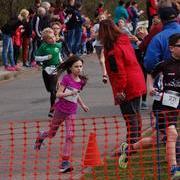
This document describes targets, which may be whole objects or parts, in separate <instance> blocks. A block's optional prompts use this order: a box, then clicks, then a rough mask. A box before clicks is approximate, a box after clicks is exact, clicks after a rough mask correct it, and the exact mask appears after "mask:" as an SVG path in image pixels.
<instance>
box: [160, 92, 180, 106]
mask: <svg viewBox="0 0 180 180" xmlns="http://www.w3.org/2000/svg"><path fill="white" fill-rule="evenodd" d="M162 104H163V105H165V106H170V107H173V108H177V107H178V105H179V97H178V96H176V95H174V94H168V93H164V95H163V100H162Z"/></svg>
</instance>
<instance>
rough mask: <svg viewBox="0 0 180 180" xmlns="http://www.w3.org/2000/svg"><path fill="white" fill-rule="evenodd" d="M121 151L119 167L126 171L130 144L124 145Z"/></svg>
mask: <svg viewBox="0 0 180 180" xmlns="http://www.w3.org/2000/svg"><path fill="white" fill-rule="evenodd" d="M120 149H121V155H120V157H119V167H120V168H123V169H125V168H127V164H128V144H127V143H126V142H124V143H122V144H121V147H120Z"/></svg>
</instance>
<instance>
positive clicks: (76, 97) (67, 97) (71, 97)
mask: <svg viewBox="0 0 180 180" xmlns="http://www.w3.org/2000/svg"><path fill="white" fill-rule="evenodd" d="M76 90H77V91H78V89H69V88H66V89H65V93H70V92H72V91H76ZM78 97H79V93H78V94H76V95H73V96H66V97H64V99H66V100H67V101H70V102H73V103H77V100H78Z"/></svg>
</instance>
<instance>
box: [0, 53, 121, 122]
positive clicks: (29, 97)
mask: <svg viewBox="0 0 180 180" xmlns="http://www.w3.org/2000/svg"><path fill="white" fill-rule="evenodd" d="M84 60H85V63H84V71H85V73H86V74H88V78H89V80H88V84H87V86H86V87H85V89H84V90H83V92H82V94H81V96H82V98H83V100H84V101H85V103H86V104H87V105H88V106H89V108H90V111H89V112H88V113H85V112H83V111H82V110H81V109H80V108H79V111H78V117H96V116H109V115H118V114H120V110H119V107H116V106H114V104H113V103H114V102H113V97H112V91H111V87H110V84H109V83H108V84H107V85H104V84H103V83H102V81H101V71H100V66H99V63H98V60H97V58H96V56H95V55H90V56H86V57H85V58H84ZM48 110H49V94H48V93H47V92H46V90H45V87H44V84H43V80H42V76H41V71H29V72H28V73H25V74H23V73H22V74H21V75H19V76H18V77H17V78H15V79H14V80H9V81H6V82H0V120H1V121H14V120H41V119H42V120H44V119H47V118H48V117H47V114H48Z"/></svg>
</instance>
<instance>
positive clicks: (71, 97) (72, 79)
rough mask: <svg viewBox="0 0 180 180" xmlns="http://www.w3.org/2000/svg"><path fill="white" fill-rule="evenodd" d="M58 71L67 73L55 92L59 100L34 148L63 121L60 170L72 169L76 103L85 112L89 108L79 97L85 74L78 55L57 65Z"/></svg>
mask: <svg viewBox="0 0 180 180" xmlns="http://www.w3.org/2000/svg"><path fill="white" fill-rule="evenodd" d="M59 69H60V72H63V71H65V70H67V74H66V75H64V76H63V77H62V80H60V81H59V82H58V84H59V87H58V90H57V93H56V96H57V98H59V101H58V102H57V103H56V105H55V113H54V116H53V119H52V122H51V125H50V129H49V131H44V132H40V133H39V136H38V137H37V139H36V142H35V149H36V150H40V148H41V144H42V143H43V141H44V139H45V138H46V137H49V138H53V137H54V136H55V135H56V132H57V130H58V128H59V126H60V125H61V124H62V123H63V122H64V121H65V127H66V139H65V145H64V149H63V157H62V163H61V166H60V172H68V171H71V170H73V168H72V166H71V164H70V162H69V159H70V157H71V150H72V145H73V137H74V124H75V119H76V112H77V104H80V106H81V107H82V109H83V110H84V111H85V112H87V111H88V110H89V108H88V107H87V106H86V105H85V104H84V102H83V100H82V99H81V97H80V95H79V94H80V91H81V90H82V89H83V87H84V86H85V84H86V81H87V78H86V76H83V75H81V73H82V69H83V60H82V59H80V58H79V57H78V56H71V57H70V58H69V59H67V60H66V61H65V62H64V63H62V64H61V65H60V67H59Z"/></svg>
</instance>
